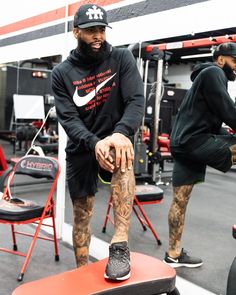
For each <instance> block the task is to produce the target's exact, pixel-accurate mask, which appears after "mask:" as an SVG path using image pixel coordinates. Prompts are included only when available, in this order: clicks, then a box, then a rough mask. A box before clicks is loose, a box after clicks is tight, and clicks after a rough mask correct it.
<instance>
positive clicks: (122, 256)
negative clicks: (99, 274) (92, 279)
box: [104, 242, 130, 280]
mask: <svg viewBox="0 0 236 295" xmlns="http://www.w3.org/2000/svg"><path fill="white" fill-rule="evenodd" d="M104 277H105V278H106V279H110V280H127V279H128V278H129V277H130V253H129V248H128V244H127V242H119V243H113V244H111V245H110V247H109V260H108V263H107V266H106V270H105V274H104Z"/></svg>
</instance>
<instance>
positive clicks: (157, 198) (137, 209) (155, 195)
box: [102, 184, 164, 245]
mask: <svg viewBox="0 0 236 295" xmlns="http://www.w3.org/2000/svg"><path fill="white" fill-rule="evenodd" d="M163 197H164V194H163V190H162V189H160V188H159V187H158V186H156V185H140V184H139V185H136V194H135V196H134V204H133V211H134V213H135V215H136V216H137V218H138V220H139V222H140V223H141V225H142V227H143V230H144V231H146V230H147V227H148V228H149V229H150V230H151V232H152V234H153V235H154V237H155V239H156V241H157V243H158V245H161V240H160V238H159V236H158V234H157V232H156V231H155V229H154V227H153V225H152V223H151V221H150V219H149V218H148V216H147V214H146V212H145V211H144V209H143V205H153V204H160V203H161V201H162V200H163ZM111 207H112V197H110V198H109V201H108V207H107V211H106V217H105V220H104V224H103V229H102V232H103V233H105V232H106V226H107V222H108V220H109V221H110V222H111V223H112V224H114V222H113V218H112V217H111V216H110V210H111Z"/></svg>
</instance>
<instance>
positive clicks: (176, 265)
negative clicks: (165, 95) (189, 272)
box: [163, 260, 203, 268]
mask: <svg viewBox="0 0 236 295" xmlns="http://www.w3.org/2000/svg"><path fill="white" fill-rule="evenodd" d="M163 262H164V263H166V264H168V265H169V266H171V267H173V268H177V267H188V268H195V267H200V266H201V265H202V264H203V262H201V263H197V264H187V263H174V262H170V263H169V262H166V261H165V260H163Z"/></svg>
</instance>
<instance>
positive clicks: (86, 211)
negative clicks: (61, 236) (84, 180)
mask: <svg viewBox="0 0 236 295" xmlns="http://www.w3.org/2000/svg"><path fill="white" fill-rule="evenodd" d="M93 206H94V196H88V197H86V198H80V199H76V200H75V201H74V202H73V211H74V224H73V232H72V236H73V246H74V251H75V259H76V264H77V267H80V266H82V265H85V264H87V263H88V258H89V244H90V240H91V229H90V220H91V217H92V214H93Z"/></svg>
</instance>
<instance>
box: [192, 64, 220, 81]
mask: <svg viewBox="0 0 236 295" xmlns="http://www.w3.org/2000/svg"><path fill="white" fill-rule="evenodd" d="M213 65H214V64H213V63H212V62H207V63H202V64H198V65H196V66H194V68H193V72H192V74H191V76H190V79H191V81H192V82H193V81H194V80H195V79H196V77H197V76H198V74H199V73H200V72H201V71H202V70H204V69H206V68H208V67H211V66H213Z"/></svg>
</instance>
